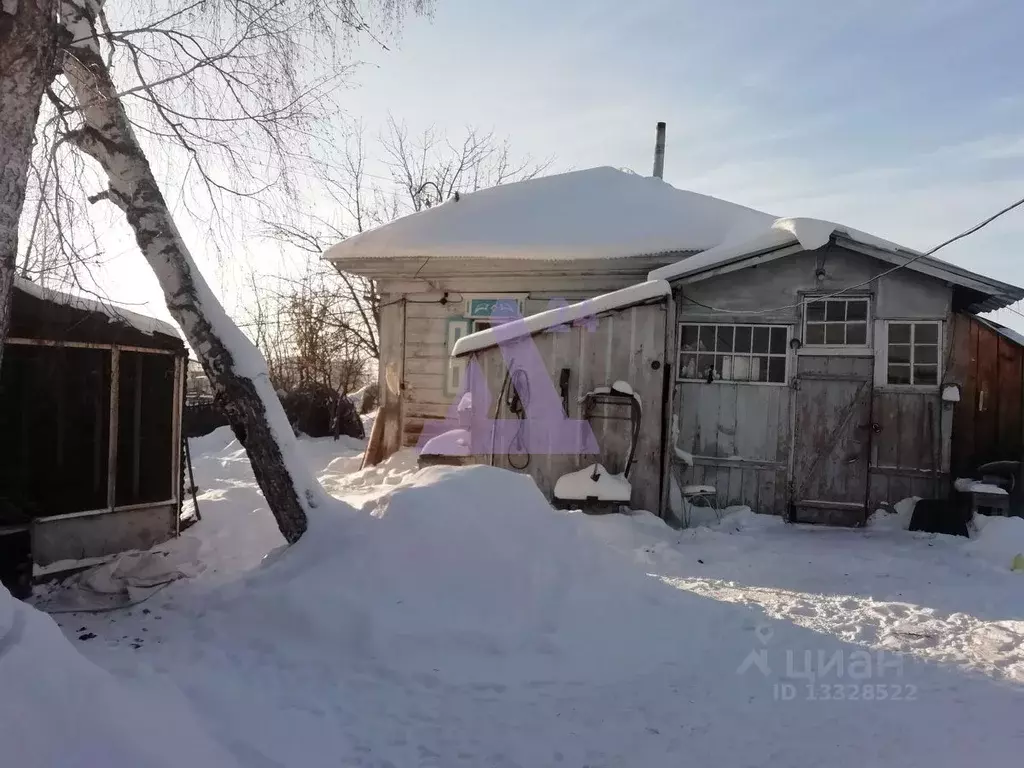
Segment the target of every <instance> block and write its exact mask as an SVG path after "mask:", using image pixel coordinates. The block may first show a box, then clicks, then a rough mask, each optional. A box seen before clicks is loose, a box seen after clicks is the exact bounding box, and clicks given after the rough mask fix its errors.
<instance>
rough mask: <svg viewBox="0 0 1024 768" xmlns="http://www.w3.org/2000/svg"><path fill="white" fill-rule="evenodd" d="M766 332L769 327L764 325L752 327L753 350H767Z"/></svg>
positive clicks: (767, 332)
mask: <svg viewBox="0 0 1024 768" xmlns="http://www.w3.org/2000/svg"><path fill="white" fill-rule="evenodd" d="M768 334H769V328H768V327H767V326H764V325H759V326H755V327H754V343H753V346H754V351H755V352H767V351H768Z"/></svg>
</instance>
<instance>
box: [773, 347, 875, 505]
mask: <svg viewBox="0 0 1024 768" xmlns="http://www.w3.org/2000/svg"><path fill="white" fill-rule="evenodd" d="M873 362H874V361H873V360H872V358H870V357H808V356H803V355H801V356H800V358H799V360H798V365H797V380H796V424H795V426H796V432H795V447H794V450H795V455H794V463H793V497H792V507H791V519H793V520H794V521H795V522H808V523H828V524H831V525H861V524H863V523H864V521H865V519H866V504H867V487H868V460H869V457H870V454H871V435H872V428H871V387H872V373H873Z"/></svg>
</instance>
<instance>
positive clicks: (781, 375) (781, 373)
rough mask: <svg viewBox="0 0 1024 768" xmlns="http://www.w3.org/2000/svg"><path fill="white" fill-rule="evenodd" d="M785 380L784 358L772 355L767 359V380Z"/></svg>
mask: <svg viewBox="0 0 1024 768" xmlns="http://www.w3.org/2000/svg"><path fill="white" fill-rule="evenodd" d="M785 380H786V358H784V357H773V358H771V359H770V360H769V361H768V381H777V382H784V381H785Z"/></svg>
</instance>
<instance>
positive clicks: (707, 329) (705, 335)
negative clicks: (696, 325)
mask: <svg viewBox="0 0 1024 768" xmlns="http://www.w3.org/2000/svg"><path fill="white" fill-rule="evenodd" d="M697 349H698V350H699V351H701V352H714V351H715V326H713V325H702V326H701V327H700V345H699V346H698V347H697Z"/></svg>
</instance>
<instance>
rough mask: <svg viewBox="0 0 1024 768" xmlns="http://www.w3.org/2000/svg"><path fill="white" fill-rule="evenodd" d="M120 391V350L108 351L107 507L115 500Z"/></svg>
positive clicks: (113, 503) (114, 503)
mask: <svg viewBox="0 0 1024 768" xmlns="http://www.w3.org/2000/svg"><path fill="white" fill-rule="evenodd" d="M120 390H121V350H120V349H118V348H117V347H114V348H113V349H111V350H110V434H109V435H108V436H107V438H108V439H107V507H109V508H110V509H111V510H113V509H114V506H115V505H116V500H117V416H118V413H117V412H118V406H119V401H120V399H121V398H120Z"/></svg>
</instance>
